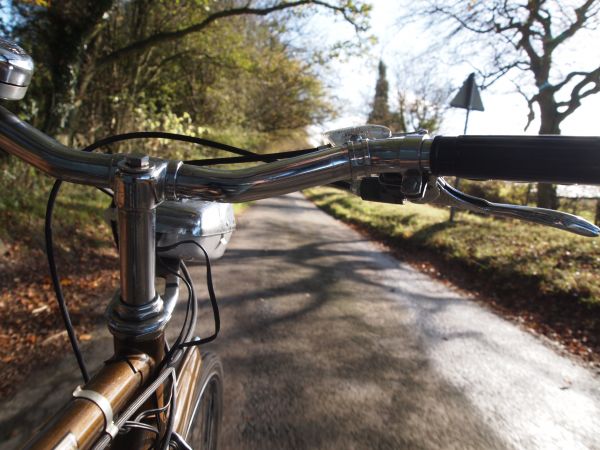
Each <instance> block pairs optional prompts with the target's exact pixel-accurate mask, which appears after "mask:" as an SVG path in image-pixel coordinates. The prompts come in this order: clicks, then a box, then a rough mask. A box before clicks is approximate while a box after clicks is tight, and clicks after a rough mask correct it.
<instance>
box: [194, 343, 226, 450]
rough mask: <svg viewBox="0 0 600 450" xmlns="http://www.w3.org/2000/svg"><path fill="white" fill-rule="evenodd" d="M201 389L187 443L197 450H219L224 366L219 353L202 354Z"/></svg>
mask: <svg viewBox="0 0 600 450" xmlns="http://www.w3.org/2000/svg"><path fill="white" fill-rule="evenodd" d="M198 386H199V389H198V390H197V391H196V392H198V394H197V395H198V396H197V398H196V399H195V405H194V412H193V415H192V419H191V422H190V424H191V425H190V431H189V433H188V437H187V442H188V443H189V444H190V445H191V447H192V448H193V449H194V450H216V449H217V448H218V447H219V433H220V431H221V420H222V418H223V365H222V364H221V360H220V359H219V358H218V356H217V355H216V354H214V353H210V352H209V353H205V354H203V355H202V366H201V370H200V375H199V376H198Z"/></svg>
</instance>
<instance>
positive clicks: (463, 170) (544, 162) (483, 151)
mask: <svg viewBox="0 0 600 450" xmlns="http://www.w3.org/2000/svg"><path fill="white" fill-rule="evenodd" d="M431 172H432V173H433V174H434V175H439V176H457V177H460V178H471V179H480V180H481V179H496V180H508V181H527V182H548V183H563V184H572V183H580V184H600V138H599V137H570V136H551V135H543V136H458V137H445V136H437V137H435V138H434V139H433V142H432V144H431Z"/></svg>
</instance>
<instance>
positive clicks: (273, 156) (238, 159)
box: [184, 145, 331, 166]
mask: <svg viewBox="0 0 600 450" xmlns="http://www.w3.org/2000/svg"><path fill="white" fill-rule="evenodd" d="M329 147H331V146H330V145H327V146H323V147H315V148H306V149H302V150H290V151H287V152H278V153H254V154H253V155H247V156H234V157H225V158H205V159H190V160H186V161H184V163H186V164H190V165H192V166H213V165H217V164H239V163H246V162H267V163H268V162H275V161H279V160H280V159H286V158H293V157H295V156H301V155H306V154H308V153H313V152H316V151H318V150H322V149H325V148H329Z"/></svg>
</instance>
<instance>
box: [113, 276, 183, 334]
mask: <svg viewBox="0 0 600 450" xmlns="http://www.w3.org/2000/svg"><path fill="white" fill-rule="evenodd" d="M165 286H166V287H165V292H164V293H163V295H162V296H158V295H157V296H156V299H155V301H153V302H152V303H149V304H146V305H141V306H131V305H128V304H126V303H124V302H123V301H122V299H121V295H120V293H119V292H117V293H116V294H115V295H114V297H113V299H112V301H111V302H110V304H109V305H108V308H107V309H106V314H105V316H106V320H107V323H108V329H109V330H110V332H111V333H112V334H113V335H115V336H119V337H132V338H135V339H137V340H148V339H153V338H154V337H155V336H156V335H157V334H158V333H161V332H162V331H163V330H164V329H165V327H166V326H167V324H168V323H169V320H171V316H172V315H173V311H174V310H175V305H176V304H177V299H178V298H179V278H178V277H177V276H175V275H174V274H169V275H167V276H166V284H165Z"/></svg>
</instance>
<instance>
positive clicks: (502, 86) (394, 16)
mask: <svg viewBox="0 0 600 450" xmlns="http://www.w3.org/2000/svg"><path fill="white" fill-rule="evenodd" d="M370 3H372V4H373V10H372V13H371V33H372V34H373V35H375V36H376V37H377V39H378V43H377V44H376V45H375V46H374V47H373V48H372V49H370V51H369V52H368V53H365V54H363V55H360V56H356V57H352V58H349V59H348V60H346V61H341V62H337V63H335V64H333V65H332V66H331V67H329V68H328V70H327V71H326V73H324V74H323V76H324V78H325V80H326V83H327V84H328V85H330V86H331V88H330V92H331V93H332V94H333V95H334V96H335V97H337V98H339V99H340V104H341V105H342V106H341V107H340V109H339V111H338V113H339V117H338V118H337V119H336V120H334V121H331V122H328V123H325V124H323V125H322V126H317V127H313V129H312V130H311V134H312V135H314V136H315V137H316V136H317V135H318V134H319V133H320V132H322V131H325V130H327V129H332V128H341V127H345V126H352V125H358V124H361V123H364V122H365V120H366V116H367V114H368V112H369V102H371V101H372V98H373V95H374V92H375V82H376V76H377V63H378V61H379V59H382V60H383V61H384V62H385V63H386V65H387V66H388V80H389V82H390V86H391V87H392V89H393V86H394V84H395V72H397V71H398V69H397V68H398V67H400V66H401V62H402V60H403V59H405V58H406V57H407V56H409V55H415V54H419V53H421V52H423V51H425V50H426V49H427V47H428V45H429V43H430V42H431V41H432V40H433V39H434V37H435V33H439V32H440V30H426V29H425V28H424V27H423V25H422V24H412V25H409V26H400V25H398V18H399V17H400V15H401V14H403V13H405V12H406V11H405V10H403V9H402V7H401V4H402V3H403V2H401V1H389V0H388V1H385V0H375V1H371V2H370ZM412 5H413V7H415V8H416V7H418V0H415V1H414V2H413V3H412ZM310 30H311V33H312V34H313V36H314V39H315V40H317V41H319V42H333V41H335V40H336V39H340V38H351V37H352V36H353V34H354V31H353V29H352V27H351V26H349V25H348V24H347V23H344V22H343V21H341V20H338V21H335V20H332V18H331V16H319V17H317V18H315V19H314V20H313V21H312V22H311V23H310ZM576 38H577V36H576ZM576 38H573V42H572V46H571V50H570V51H569V52H566V54H565V55H563V56H562V59H558V60H557V61H556V62H557V63H558V64H561V65H564V66H565V67H568V66H569V65H571V64H575V65H577V63H578V62H579V61H581V58H585V59H586V61H588V62H592V63H596V64H597V62H598V61H600V30H596V31H593V32H586V34H585V35H582V36H581V37H580V38H577V39H576ZM446 56H447V55H445V54H444V53H443V49H442V50H440V51H437V52H436V53H432V54H429V55H426V56H425V57H424V59H426V60H427V61H426V62H425V66H427V64H431V66H432V67H435V69H436V71H438V72H441V73H442V74H443V76H444V77H445V78H446V79H447V81H448V82H449V83H450V85H451V86H452V87H454V88H455V89H456V90H458V88H459V87H460V86H461V85H462V83H463V81H464V80H465V78H466V77H467V76H468V75H469V73H470V72H471V71H472V68H471V67H469V65H467V64H462V65H460V64H452V63H451V62H448V61H444V59H445V57H446ZM476 63H477V62H474V64H476ZM421 64H422V63H421ZM456 90H455V91H454V92H453V94H452V95H451V97H450V98H449V99H448V101H450V99H451V98H452V97H453V95H454V94H455V93H456ZM393 92H394V91H393V90H391V91H390V103H391V105H390V106H392V107H393V106H394V105H393V102H392V100H393ZM481 97H482V100H483V104H484V107H485V111H483V112H478V111H473V112H471V114H470V117H469V125H468V134H536V132H537V129H538V126H539V125H538V124H539V122H534V123H533V124H532V125H531V126H530V128H529V129H528V130H527V131H526V132H525V131H524V130H523V129H524V127H525V124H526V122H527V113H528V108H527V105H526V102H525V100H524V99H523V97H522V96H521V95H520V94H518V93H516V92H515V87H514V85H513V84H512V83H511V82H510V81H509V80H508V79H505V80H501V81H499V82H497V83H496V84H495V85H493V86H492V87H491V88H489V89H487V90H485V91H483V92H482V93H481ZM599 112H600V94H597V95H592V96H590V97H588V98H587V99H584V100H583V102H582V106H581V107H580V108H579V109H578V110H577V111H576V112H575V113H573V114H572V115H571V116H570V117H568V118H567V119H565V121H564V122H563V123H562V127H561V129H562V133H563V134H564V135H600V123H599V122H600V121H599ZM464 124H465V110H464V109H457V108H451V109H450V110H449V111H448V113H447V114H446V116H445V119H444V123H443V125H442V128H441V130H440V131H439V134H446V135H458V134H463V129H464Z"/></svg>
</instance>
